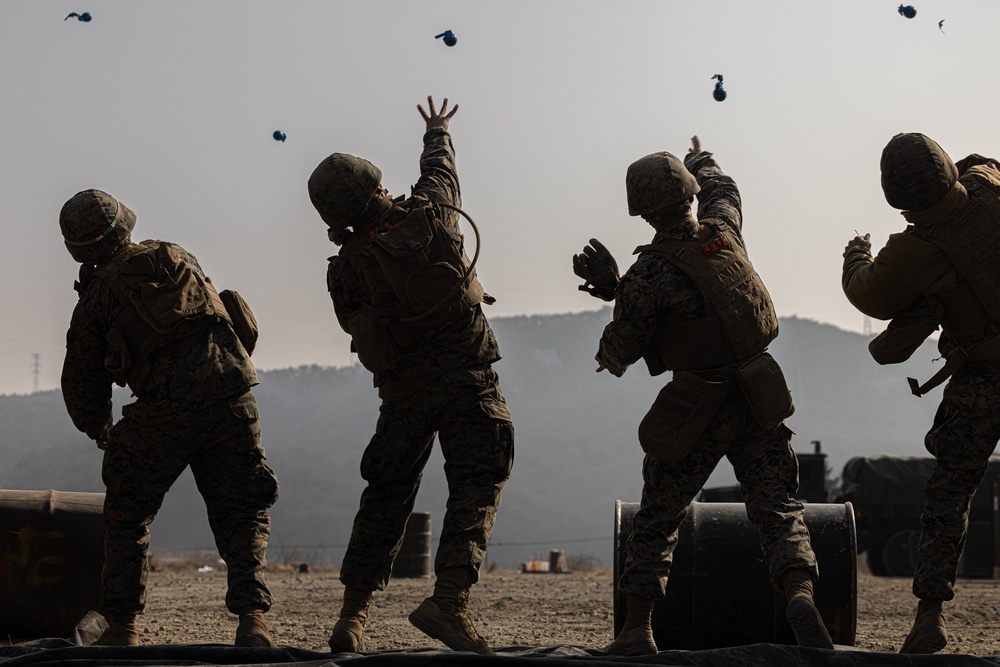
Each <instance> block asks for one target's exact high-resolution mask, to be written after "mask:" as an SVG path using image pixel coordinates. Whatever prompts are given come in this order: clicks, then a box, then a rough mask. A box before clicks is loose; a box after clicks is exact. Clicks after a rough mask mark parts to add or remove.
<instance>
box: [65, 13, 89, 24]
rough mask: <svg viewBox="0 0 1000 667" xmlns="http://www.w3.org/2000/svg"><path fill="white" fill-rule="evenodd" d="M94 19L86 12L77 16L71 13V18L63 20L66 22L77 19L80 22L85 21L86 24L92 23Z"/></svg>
mask: <svg viewBox="0 0 1000 667" xmlns="http://www.w3.org/2000/svg"><path fill="white" fill-rule="evenodd" d="M92 18H94V17H93V16H91V15H90V12H84V13H82V14H77V13H76V12H70V14H69V16H67V17H66V18H64V19H63V21H66V20H68V19H77V20H78V21H83V22H84V23H90V19H92Z"/></svg>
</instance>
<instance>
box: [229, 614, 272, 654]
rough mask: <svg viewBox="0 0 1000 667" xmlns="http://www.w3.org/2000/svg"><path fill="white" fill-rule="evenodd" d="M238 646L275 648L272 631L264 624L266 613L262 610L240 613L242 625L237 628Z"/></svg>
mask: <svg viewBox="0 0 1000 667" xmlns="http://www.w3.org/2000/svg"><path fill="white" fill-rule="evenodd" d="M236 645H237V646H244V647H250V648H274V647H275V646H276V644H275V643H274V640H273V639H271V631H270V630H268V629H267V623H265V622H264V612H262V611H261V610H260V609H245V610H243V611H241V612H240V624H239V626H238V627H237V628H236Z"/></svg>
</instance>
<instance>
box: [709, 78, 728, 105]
mask: <svg viewBox="0 0 1000 667" xmlns="http://www.w3.org/2000/svg"><path fill="white" fill-rule="evenodd" d="M712 78H713V79H716V82H715V90H713V91H712V97H714V98H715V101H716V102H721V101H722V100H724V99H726V91H725V89H724V88H723V87H722V75H721V74H716V75H714V76H713V77H712Z"/></svg>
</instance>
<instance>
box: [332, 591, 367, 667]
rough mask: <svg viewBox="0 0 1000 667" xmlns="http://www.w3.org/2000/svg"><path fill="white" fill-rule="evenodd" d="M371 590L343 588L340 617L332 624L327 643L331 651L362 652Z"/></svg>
mask: <svg viewBox="0 0 1000 667" xmlns="http://www.w3.org/2000/svg"><path fill="white" fill-rule="evenodd" d="M371 599H372V592H371V591H369V590H366V589H364V588H352V587H351V586H347V587H345V588H344V604H343V606H342V607H341V608H340V618H338V619H337V622H336V623H335V624H334V626H333V632H332V633H331V634H330V639H329V641H327V644H329V645H330V652H332V653H362V652H363V651H364V650H365V621H367V620H368V605H369V604H370V603H371Z"/></svg>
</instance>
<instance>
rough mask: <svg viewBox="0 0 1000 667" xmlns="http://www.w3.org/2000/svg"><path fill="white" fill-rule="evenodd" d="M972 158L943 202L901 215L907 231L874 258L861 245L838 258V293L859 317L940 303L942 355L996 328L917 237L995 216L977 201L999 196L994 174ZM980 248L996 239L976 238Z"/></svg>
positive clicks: (999, 181)
mask: <svg viewBox="0 0 1000 667" xmlns="http://www.w3.org/2000/svg"><path fill="white" fill-rule="evenodd" d="M975 158H978V156H969V157H968V158H966V159H965V160H962V161H960V162H959V163H958V166H959V169H960V172H961V176H960V177H959V180H958V184H957V185H956V187H955V188H954V189H953V190H952V192H951V193H950V194H949V195H948V196H947V197H946V198H945V199H944V200H942V201H941V202H939V203H938V204H935V205H934V206H932V207H931V208H930V209H927V210H926V211H912V212H911V211H904V212H903V216H904V217H905V218H906V221H907V222H908V223H910V226H908V227H907V228H906V230H905V231H903V232H900V233H897V234H892V235H890V236H889V239H888V241H887V242H886V244H885V246H884V247H883V248H882V249H881V250H880V251H879V252H878V254H877V255H875V256H874V257H873V256H872V253H871V250H870V248H868V247H866V246H854V247H852V248H850V249H849V250H848V251H847V252H846V253H844V264H843V273H842V277H841V285H842V287H843V289H844V294H845V295H846V296H847V299H848V300H849V301H850V302H851V303H852V304H853V305H854V307H855V308H857V309H858V310H860V311H861V312H862V313H864V314H865V315H869V316H871V317H874V318H877V319H881V320H888V319H891V318H895V317H897V316H898V315H901V314H903V313H905V312H908V311H909V310H910V309H911V308H914V307H916V306H919V305H920V304H921V303H923V300H924V298H925V297H931V298H933V299H935V300H937V301H940V302H941V303H942V304H943V306H944V311H945V312H944V316H943V318H942V321H941V322H940V324H941V326H942V329H943V330H944V333H943V335H942V336H941V337H940V339H939V340H938V348H939V350H940V351H941V352H942V353H947V352H948V351H949V350H950V349H952V348H953V347H954V346H955V344H965V343H968V342H970V341H974V340H979V339H981V338H983V337H984V336H985V335H986V330H987V328H988V327H990V326H991V325H996V324H1000V323H994V322H992V321H991V318H990V316H989V314H988V313H987V311H986V309H985V308H984V307H983V304H982V301H981V298H980V297H977V296H976V295H975V294H974V293H973V292H972V290H971V289H970V285H969V282H968V281H967V280H965V279H964V278H963V277H962V276H961V275H960V274H959V272H958V271H957V269H956V267H955V264H954V263H953V262H952V260H951V259H949V257H948V255H947V254H946V253H945V251H944V250H943V249H942V248H940V247H938V246H937V245H935V244H934V243H931V242H930V241H929V240H926V239H925V238H924V233H923V230H931V229H932V228H934V227H936V226H939V225H947V224H950V223H951V222H952V221H954V220H956V219H959V218H960V217H963V216H970V215H973V216H974V215H995V213H993V212H991V211H990V208H989V207H988V206H985V205H984V204H983V203H982V202H981V201H979V200H980V199H982V198H983V197H988V196H993V197H995V196H996V195H995V194H993V195H990V193H1000V169H998V166H997V164H996V163H995V162H993V161H991V160H977V159H975ZM970 165H971V166H970ZM997 222H998V223H1000V220H997ZM998 229H1000V228H998ZM998 233H1000V232H998ZM981 243H982V244H984V245H985V244H990V243H992V244H997V243H1000V240H997V239H995V238H994V239H993V240H990V239H982V240H981ZM996 278H997V280H998V281H1000V269H996Z"/></svg>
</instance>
